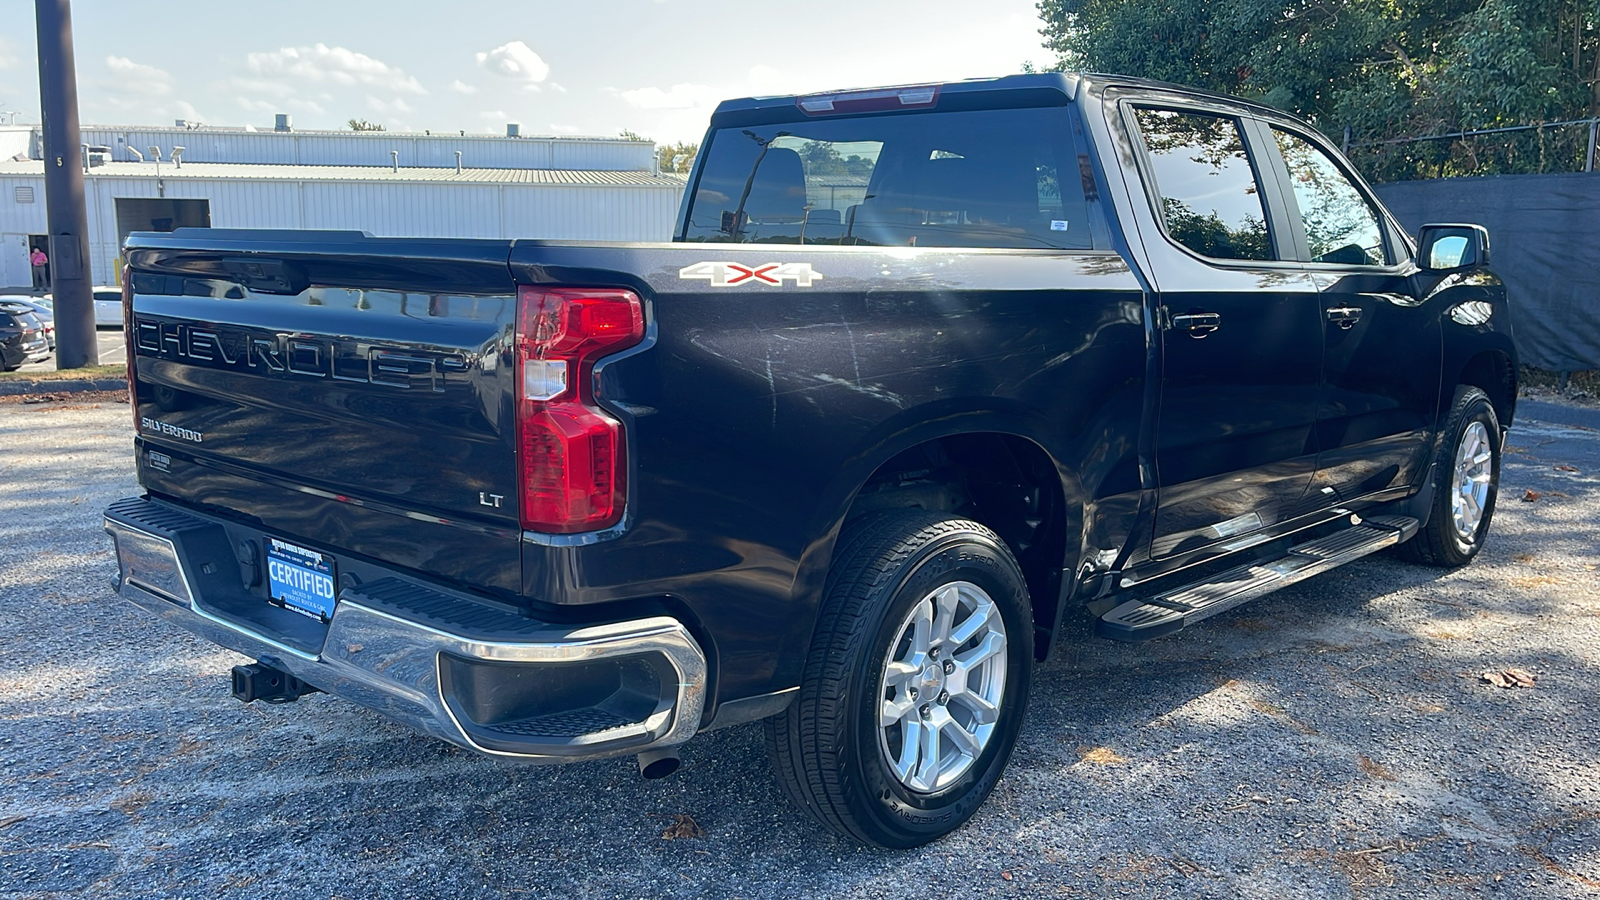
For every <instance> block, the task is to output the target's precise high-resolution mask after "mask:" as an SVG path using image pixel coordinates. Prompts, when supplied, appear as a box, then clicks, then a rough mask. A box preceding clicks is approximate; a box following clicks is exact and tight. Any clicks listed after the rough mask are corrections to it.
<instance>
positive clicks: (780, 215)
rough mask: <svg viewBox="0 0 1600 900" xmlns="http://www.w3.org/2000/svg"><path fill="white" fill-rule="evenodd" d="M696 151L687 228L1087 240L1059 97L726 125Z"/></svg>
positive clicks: (974, 242) (836, 239)
mask: <svg viewBox="0 0 1600 900" xmlns="http://www.w3.org/2000/svg"><path fill="white" fill-rule="evenodd" d="M704 155H705V161H704V163H703V167H702V169H701V172H700V179H699V182H698V186H697V189H696V190H695V193H694V196H693V198H692V200H691V201H690V208H689V215H688V218H687V220H686V224H685V230H684V233H683V235H682V236H681V239H682V240H686V241H722V242H737V243H778V244H846V245H848V244H866V245H875V246H897V247H907V246H910V247H1011V248H1060V249H1087V248H1089V247H1091V246H1093V242H1092V239H1091V237H1090V231H1089V222H1088V201H1087V200H1086V199H1085V197H1084V186H1083V181H1084V179H1083V177H1081V176H1080V174H1079V173H1080V172H1086V171H1087V170H1088V167H1087V160H1083V161H1082V164H1081V165H1080V159H1079V156H1078V150H1077V148H1076V146H1075V145H1074V143H1073V141H1072V135H1071V132H1070V126H1069V122H1068V117H1067V111H1066V110H1065V109H1062V108H1059V107H1053V108H1040V109H998V110H977V111H961V112H944V113H941V112H927V113H917V114H912V115H878V116H859V117H854V118H840V119H818V120H807V121H801V122H792V123H785V124H781V125H763V126H753V127H750V128H724V129H721V130H718V131H716V132H714V133H713V134H712V136H711V138H710V139H709V143H708V146H707V149H706V151H705V153H704Z"/></svg>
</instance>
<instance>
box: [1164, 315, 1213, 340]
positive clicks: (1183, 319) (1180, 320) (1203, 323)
mask: <svg viewBox="0 0 1600 900" xmlns="http://www.w3.org/2000/svg"><path fill="white" fill-rule="evenodd" d="M1221 327H1222V313H1214V312H1202V313H1183V314H1182V315H1177V316H1173V317H1172V328H1173V330H1174V331H1187V332H1189V333H1190V334H1191V335H1193V336H1194V337H1197V338H1202V337H1205V336H1206V335H1208V334H1210V333H1211V332H1213V331H1216V330H1217V329H1218V328H1221Z"/></svg>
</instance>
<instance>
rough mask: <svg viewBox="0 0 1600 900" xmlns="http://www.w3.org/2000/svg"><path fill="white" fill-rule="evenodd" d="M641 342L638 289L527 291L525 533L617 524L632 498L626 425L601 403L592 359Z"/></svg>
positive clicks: (523, 304) (521, 394) (522, 461)
mask: <svg viewBox="0 0 1600 900" xmlns="http://www.w3.org/2000/svg"><path fill="white" fill-rule="evenodd" d="M642 340H644V304H643V303H641V302H640V300H639V298H638V296H637V295H635V294H634V293H633V292H631V291H624V290H615V289H594V288H544V287H524V288H522V289H521V291H520V292H519V293H518V295H517V464H518V469H519V472H520V475H521V482H522V483H521V495H522V496H521V500H522V503H521V510H522V527H523V528H526V529H529V530H531V531H543V532H547V533H554V534H571V533H574V532H580V531H595V530H598V529H601V528H607V527H609V526H612V525H615V524H616V523H617V521H618V520H620V519H621V518H622V509H623V505H624V503H625V501H626V499H627V470H628V467H627V445H626V441H624V439H623V434H622V423H620V422H618V421H617V420H616V419H613V418H612V417H611V416H610V415H608V414H607V413H606V412H605V410H602V409H600V408H599V407H598V406H596V405H595V402H594V401H595V393H594V378H593V375H594V364H595V360H597V359H599V358H600V357H602V356H605V355H607V354H610V353H615V352H616V351H618V350H623V349H626V348H628V347H632V346H634V345H635V344H637V343H639V342H640V341H642Z"/></svg>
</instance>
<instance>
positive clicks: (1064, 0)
mask: <svg viewBox="0 0 1600 900" xmlns="http://www.w3.org/2000/svg"><path fill="white" fill-rule="evenodd" d="M1038 7H1039V11H1040V14H1041V16H1042V17H1043V21H1044V28H1043V29H1042V30H1041V33H1042V34H1043V35H1044V36H1045V38H1046V45H1047V46H1048V47H1050V48H1051V49H1052V50H1054V51H1056V52H1057V53H1058V54H1059V55H1060V58H1059V62H1058V67H1059V68H1064V69H1076V70H1089V71H1103V72H1119V73H1124V74H1128V75H1140V76H1144V77H1149V78H1157V79H1161V80H1164V81H1172V82H1177V83H1179V84H1185V85H1191V86H1194V87H1200V88H1205V89H1208V90H1213V91H1221V92H1225V93H1230V94H1236V95H1240V96H1245V97H1250V98H1253V99H1257V100H1260V101H1262V102H1265V103H1268V104H1270V105H1273V106H1276V107H1279V108H1281V109H1285V110H1288V111H1290V112H1293V113H1297V114H1299V115H1302V116H1304V117H1306V118H1308V119H1310V120H1311V121H1312V122H1314V123H1315V124H1317V125H1318V126H1319V127H1321V128H1322V129H1323V130H1324V131H1326V132H1328V133H1330V134H1332V135H1334V136H1335V137H1337V136H1339V134H1340V133H1341V132H1342V131H1343V129H1344V128H1345V127H1347V126H1348V127H1349V128H1350V129H1351V131H1352V134H1353V136H1354V137H1355V139H1356V140H1357V141H1375V140H1384V139H1390V138H1398V137H1412V136H1419V135H1434V134H1444V133H1449V132H1455V131H1465V130H1472V129H1482V128H1495V127H1502V126H1507V125H1524V124H1533V123H1539V122H1549V121H1556V120H1562V119H1576V118H1587V117H1592V116H1600V2H1597V0H1276V2H1266V0H1210V2H1208V0H1040V2H1039V4H1038ZM1587 137H1588V136H1587V130H1586V129H1581V128H1567V129H1565V130H1562V131H1559V132H1539V133H1529V134H1524V135H1518V136H1513V137H1507V138H1497V139H1495V140H1493V141H1470V140H1469V141H1436V142H1430V143H1427V144H1404V145H1395V146H1390V147H1385V148H1378V149H1374V150H1368V151H1364V152H1362V153H1360V154H1357V162H1358V164H1360V165H1362V166H1363V167H1364V168H1366V169H1367V170H1368V173H1369V174H1370V175H1374V176H1376V177H1378V178H1382V179H1397V178H1413V177H1431V176H1436V175H1449V174H1457V173H1460V172H1464V171H1473V172H1478V173H1490V172H1500V171H1542V170H1551V169H1559V168H1563V167H1566V168H1571V167H1572V166H1573V165H1574V164H1575V163H1577V162H1578V161H1579V160H1581V154H1582V152H1583V150H1585V149H1586V144H1587Z"/></svg>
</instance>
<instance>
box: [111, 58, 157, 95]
mask: <svg viewBox="0 0 1600 900" xmlns="http://www.w3.org/2000/svg"><path fill="white" fill-rule="evenodd" d="M106 68H108V69H110V70H111V75H112V77H113V81H111V82H110V83H109V84H108V85H107V87H108V88H110V89H111V90H112V91H114V92H116V93H121V94H144V95H145V96H148V97H160V96H162V95H165V94H170V93H172V76H171V75H169V74H167V73H166V72H164V71H162V70H161V69H158V68H156V67H155V66H147V65H144V64H143V63H136V62H134V61H133V60H131V59H129V58H127V57H126V56H108V57H106Z"/></svg>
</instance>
